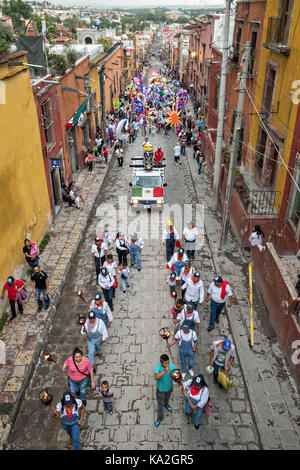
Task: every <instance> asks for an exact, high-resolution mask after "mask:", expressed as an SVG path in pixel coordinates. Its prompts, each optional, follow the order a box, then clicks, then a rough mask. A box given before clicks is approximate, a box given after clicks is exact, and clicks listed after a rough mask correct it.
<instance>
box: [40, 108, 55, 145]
mask: <svg viewBox="0 0 300 470" xmlns="http://www.w3.org/2000/svg"><path fill="white" fill-rule="evenodd" d="M42 114H43V127H44V130H45V136H46V142H47V148H48V147H53V146H54V145H55V132H54V121H53V114H52V103H51V100H50V99H48V100H46V101H44V103H42Z"/></svg>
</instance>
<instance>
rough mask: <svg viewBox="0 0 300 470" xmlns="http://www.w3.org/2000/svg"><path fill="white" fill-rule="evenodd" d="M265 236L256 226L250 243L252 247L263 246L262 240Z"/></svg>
mask: <svg viewBox="0 0 300 470" xmlns="http://www.w3.org/2000/svg"><path fill="white" fill-rule="evenodd" d="M264 236H265V234H264V232H263V231H262V230H261V228H260V226H259V225H255V227H254V230H253V232H252V233H251V234H250V237H249V242H250V245H251V246H256V245H262V239H263V237H264Z"/></svg>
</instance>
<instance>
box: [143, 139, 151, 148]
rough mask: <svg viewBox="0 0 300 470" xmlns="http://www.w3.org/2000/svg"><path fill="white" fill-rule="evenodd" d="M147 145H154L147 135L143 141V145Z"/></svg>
mask: <svg viewBox="0 0 300 470" xmlns="http://www.w3.org/2000/svg"><path fill="white" fill-rule="evenodd" d="M145 145H151V146H152V144H151V142H150V140H149V138H148V137H145V140H144V142H143V147H145Z"/></svg>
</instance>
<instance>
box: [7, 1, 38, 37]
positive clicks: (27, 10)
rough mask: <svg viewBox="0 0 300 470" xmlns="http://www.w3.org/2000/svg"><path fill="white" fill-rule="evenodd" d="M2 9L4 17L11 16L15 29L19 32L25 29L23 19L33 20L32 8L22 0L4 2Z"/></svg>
mask: <svg viewBox="0 0 300 470" xmlns="http://www.w3.org/2000/svg"><path fill="white" fill-rule="evenodd" d="M0 8H1V10H2V13H3V15H5V16H10V18H11V19H12V22H13V25H14V28H15V29H17V30H18V31H22V30H24V29H25V28H24V23H23V19H25V20H29V19H31V18H32V8H31V6H30V5H29V4H28V3H27V2H23V1H22V0H9V1H8V0H4V2H3V5H2V7H0ZM22 18H23V19H22Z"/></svg>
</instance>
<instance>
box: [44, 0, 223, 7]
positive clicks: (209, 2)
mask: <svg viewBox="0 0 300 470" xmlns="http://www.w3.org/2000/svg"><path fill="white" fill-rule="evenodd" d="M51 1H52V2H53V3H56V4H60V5H64V6H65V5H66V6H71V5H91V6H95V7H96V6H97V7H99V8H101V7H102V8H109V7H111V8H115V7H121V8H126V7H128V8H133V7H134V8H136V7H137V6H139V7H141V8H143V7H145V8H146V7H182V8H201V7H204V8H206V7H211V6H225V1H224V0H142V1H140V2H137V1H136V0H51Z"/></svg>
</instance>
